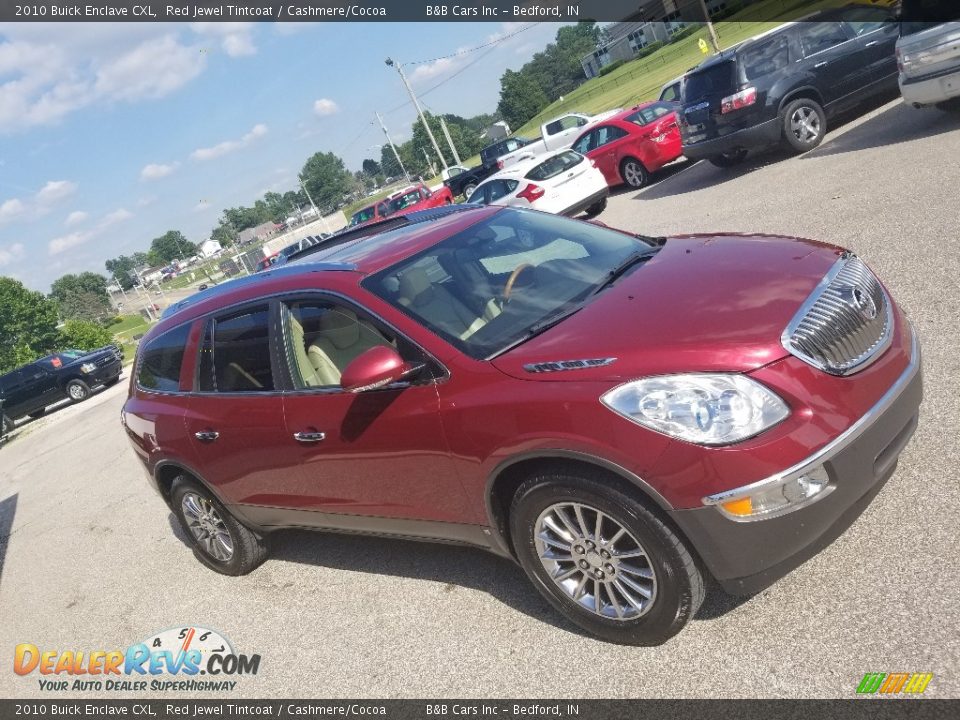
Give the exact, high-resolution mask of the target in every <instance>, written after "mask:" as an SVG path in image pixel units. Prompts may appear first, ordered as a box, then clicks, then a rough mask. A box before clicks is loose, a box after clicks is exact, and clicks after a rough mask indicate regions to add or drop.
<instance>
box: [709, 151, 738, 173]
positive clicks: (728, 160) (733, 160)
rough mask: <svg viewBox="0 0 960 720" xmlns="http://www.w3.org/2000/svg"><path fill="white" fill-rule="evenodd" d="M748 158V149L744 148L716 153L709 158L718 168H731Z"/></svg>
mask: <svg viewBox="0 0 960 720" xmlns="http://www.w3.org/2000/svg"><path fill="white" fill-rule="evenodd" d="M746 159H747V151H746V150H744V149H743V148H740V149H738V150H731V151H730V152H728V153H724V154H723V155H714V156H713V157H711V158H707V160H709V161H710V164H711V165H715V166H716V167H718V168H729V167H733V166H734V165H739V164H740V163H742V162H743V161H744V160H746Z"/></svg>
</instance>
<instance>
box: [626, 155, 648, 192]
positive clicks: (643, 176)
mask: <svg viewBox="0 0 960 720" xmlns="http://www.w3.org/2000/svg"><path fill="white" fill-rule="evenodd" d="M620 177H621V178H623V182H625V183H626V184H627V185H629V186H630V187H632V188H634V189H636V190H639V189H640V188H642V187H643V186H644V185H646V184H647V183H648V182H650V173H649V172H647V169H646V168H645V167H644V166H643V163H642V162H640V161H639V160H637V159H636V158H632V157H628V158H624V159H623V161H622V162H621V163H620Z"/></svg>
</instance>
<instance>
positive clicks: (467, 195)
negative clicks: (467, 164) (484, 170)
mask: <svg viewBox="0 0 960 720" xmlns="http://www.w3.org/2000/svg"><path fill="white" fill-rule="evenodd" d="M476 189H477V186H476V184H475V183H470V184H469V185H467V186H466V187H465V188H464V189H463V199H464V200H466V201H467V202H469V201H470V196H471V195H473V191H474V190H476Z"/></svg>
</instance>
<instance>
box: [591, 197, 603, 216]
mask: <svg viewBox="0 0 960 720" xmlns="http://www.w3.org/2000/svg"><path fill="white" fill-rule="evenodd" d="M606 209H607V199H606V198H604V199H603V200H601V201H600V202H597V203H594V204H593V205H591V206H590V207H588V208H587V210H586V213H587V217H588V218H595V217H596V216H597V215H599V214H600V213H602V212H603V211H604V210H606Z"/></svg>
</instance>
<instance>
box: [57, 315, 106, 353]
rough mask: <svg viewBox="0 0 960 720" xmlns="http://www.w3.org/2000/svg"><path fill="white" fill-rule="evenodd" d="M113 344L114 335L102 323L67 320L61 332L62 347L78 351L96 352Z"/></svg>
mask: <svg viewBox="0 0 960 720" xmlns="http://www.w3.org/2000/svg"><path fill="white" fill-rule="evenodd" d="M111 342H113V333H111V332H110V331H109V330H107V329H106V328H105V327H104V326H103V325H101V324H100V323H95V322H89V321H87V320H67V321H66V322H65V323H64V324H63V328H61V330H60V347H61V348H63V349H66V348H72V349H76V350H96V349H97V348H101V347H103V346H104V345H108V344H110V343H111Z"/></svg>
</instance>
